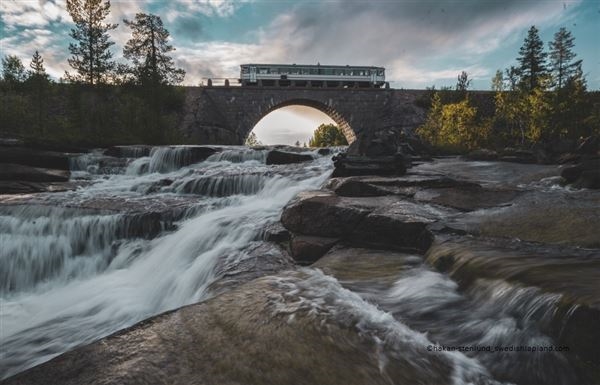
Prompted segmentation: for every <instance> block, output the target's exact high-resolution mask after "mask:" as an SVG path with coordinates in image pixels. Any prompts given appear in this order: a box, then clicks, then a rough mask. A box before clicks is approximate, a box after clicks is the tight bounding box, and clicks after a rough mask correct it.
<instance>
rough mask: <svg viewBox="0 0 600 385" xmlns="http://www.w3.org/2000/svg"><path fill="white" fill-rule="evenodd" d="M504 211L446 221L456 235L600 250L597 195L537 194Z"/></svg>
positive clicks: (599, 201)
mask: <svg viewBox="0 0 600 385" xmlns="http://www.w3.org/2000/svg"><path fill="white" fill-rule="evenodd" d="M511 203H512V204H511V205H510V206H507V207H499V208H493V209H489V210H481V211H474V212H470V213H465V214H463V215H458V216H455V217H453V218H449V219H448V221H446V224H447V226H448V227H449V228H452V229H454V230H457V231H459V232H463V233H464V232H466V233H470V234H474V235H482V236H487V237H502V238H516V239H521V240H526V241H534V242H544V243H551V244H567V245H573V246H581V247H590V248H600V231H598V229H600V210H598V207H600V194H598V193H597V192H595V191H590V190H587V191H585V190H583V191H579V192H567V193H565V194H549V193H540V192H537V191H534V192H528V193H524V194H522V195H519V196H518V197H517V198H516V199H515V200H513V201H512V202H511Z"/></svg>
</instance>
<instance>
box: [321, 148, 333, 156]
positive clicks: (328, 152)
mask: <svg viewBox="0 0 600 385" xmlns="http://www.w3.org/2000/svg"><path fill="white" fill-rule="evenodd" d="M332 152H333V151H332V150H331V148H328V147H324V148H319V149H318V150H317V154H319V155H331V154H332Z"/></svg>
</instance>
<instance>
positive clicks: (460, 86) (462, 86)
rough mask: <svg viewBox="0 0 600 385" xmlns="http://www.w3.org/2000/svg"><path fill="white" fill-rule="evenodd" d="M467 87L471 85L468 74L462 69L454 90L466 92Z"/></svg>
mask: <svg viewBox="0 0 600 385" xmlns="http://www.w3.org/2000/svg"><path fill="white" fill-rule="evenodd" d="M469 87H471V79H469V75H468V74H467V73H466V72H465V71H462V72H461V73H460V75H458V79H457V82H456V90H457V91H463V92H466V91H467V89H468V88H469Z"/></svg>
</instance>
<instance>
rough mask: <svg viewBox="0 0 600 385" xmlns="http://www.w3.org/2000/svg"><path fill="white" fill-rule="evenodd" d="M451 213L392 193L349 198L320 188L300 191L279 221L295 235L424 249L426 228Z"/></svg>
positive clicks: (408, 248)
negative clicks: (389, 194) (318, 189)
mask: <svg viewBox="0 0 600 385" xmlns="http://www.w3.org/2000/svg"><path fill="white" fill-rule="evenodd" d="M452 213H453V211H452V210H446V209H443V208H433V207H429V206H427V205H425V204H417V203H415V202H412V201H408V200H405V199H402V198H399V197H395V196H383V197H371V198H350V197H339V196H336V195H335V194H334V193H333V192H330V191H326V190H320V191H313V192H307V193H301V194H299V195H298V196H297V197H296V198H295V199H294V200H292V202H290V203H289V204H288V205H287V206H286V207H285V208H284V210H283V214H282V217H281V222H282V224H283V225H284V226H285V227H286V228H287V229H288V230H290V231H291V232H292V233H294V234H299V235H310V236H317V237H329V238H342V239H344V240H346V241H348V242H351V243H352V244H355V245H371V246H377V247H388V248H390V247H391V248H395V249H407V250H411V251H417V252H424V251H425V250H426V249H427V247H428V245H429V244H430V243H431V235H430V233H429V230H428V229H427V227H428V226H429V225H430V224H432V223H433V222H436V221H438V220H440V219H442V218H443V217H445V216H446V215H450V214H452Z"/></svg>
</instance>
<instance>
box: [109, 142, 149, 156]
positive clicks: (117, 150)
mask: <svg viewBox="0 0 600 385" xmlns="http://www.w3.org/2000/svg"><path fill="white" fill-rule="evenodd" d="M151 150H152V146H146V145H132V146H112V147H109V148H107V149H106V150H104V155H107V156H113V157H116V158H141V157H142V156H149V155H150V151H151Z"/></svg>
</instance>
